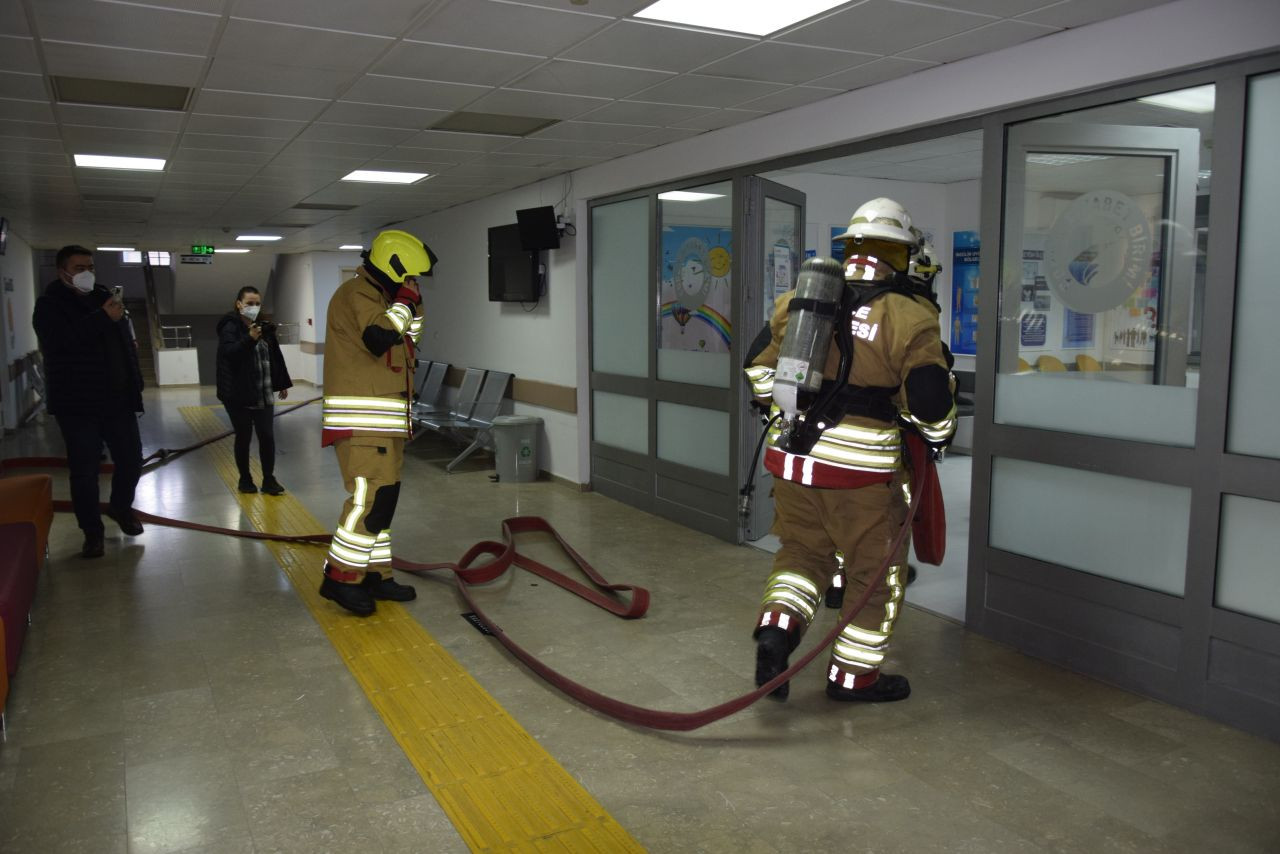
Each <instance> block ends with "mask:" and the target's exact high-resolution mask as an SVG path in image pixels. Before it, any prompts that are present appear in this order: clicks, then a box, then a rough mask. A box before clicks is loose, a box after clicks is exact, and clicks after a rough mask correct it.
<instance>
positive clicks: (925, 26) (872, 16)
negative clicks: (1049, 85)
mask: <svg viewBox="0 0 1280 854" xmlns="http://www.w3.org/2000/svg"><path fill="white" fill-rule="evenodd" d="M991 22H992V18H991V17H989V16H986V15H975V14H972V13H970V12H959V11H952V10H947V9H922V8H921V7H920V6H917V5H914V4H912V3H900V2H898V0H867V2H866V3H860V4H858V5H856V6H853V7H851V8H848V9H845V10H844V11H842V12H837V13H836V14H834V15H831V16H829V17H826V18H823V19H822V20H820V21H817V22H815V23H812V24H807V25H805V26H802V27H797V28H796V29H794V30H791V31H789V32H787V33H785V34H784V35H782V36H780V37H779V41H784V42H788V43H791V44H800V45H805V44H813V45H818V46H820V47H837V48H844V49H845V50H857V51H863V52H866V53H878V54H894V53H898V52H899V51H903V50H907V49H909V48H913V47H915V46H917V45H921V44H925V43H927V42H932V41H937V40H938V39H942V38H946V37H947V36H953V35H955V34H957V33H962V32H965V31H966V30H972V29H974V28H976V27H981V26H983V25H984V24H990V23H991Z"/></svg>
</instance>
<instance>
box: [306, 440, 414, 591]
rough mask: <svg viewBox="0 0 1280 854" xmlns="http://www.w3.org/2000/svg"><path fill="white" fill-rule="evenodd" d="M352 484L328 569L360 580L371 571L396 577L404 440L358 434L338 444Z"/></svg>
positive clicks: (348, 580) (346, 480) (339, 577)
mask: <svg viewBox="0 0 1280 854" xmlns="http://www.w3.org/2000/svg"><path fill="white" fill-rule="evenodd" d="M333 448H334V450H335V451H336V452H337V454H338V468H339V469H341V470H342V481H343V484H344V485H345V486H346V488H347V493H348V496H347V500H346V502H345V503H344V504H343V505H342V515H341V516H340V517H339V518H338V527H337V529H336V530H335V531H334V532H333V542H332V543H331V544H330V545H329V555H328V560H327V563H326V566H325V573H326V574H327V575H328V576H329V577H330V578H332V579H333V580H334V581H340V582H342V583H344V584H359V583H361V582H362V581H364V577H365V573H374V574H375V575H380V576H382V577H383V578H390V577H391V518H392V517H393V516H394V515H395V512H396V503H397V501H398V500H399V498H400V468H401V466H402V465H403V463H404V438H403V437H399V436H397V437H383V436H352V437H350V438H346V439H339V440H337V441H336V442H334V443H333Z"/></svg>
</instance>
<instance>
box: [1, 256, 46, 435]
mask: <svg viewBox="0 0 1280 854" xmlns="http://www.w3.org/2000/svg"><path fill="white" fill-rule="evenodd" d="M35 276H36V267H35V262H34V258H33V256H32V252H31V245H30V244H28V243H27V242H26V241H25V240H23V239H22V237H20V236H19V235H17V234H14V233H13V232H12V231H11V232H9V243H8V247H7V249H6V250H5V254H4V255H0V324H3V329H2V330H0V426H3V427H4V428H5V429H10V430H12V429H14V428H16V427H17V426H18V418H19V417H20V415H21V414H22V410H24V409H25V408H26V406H25V401H23V400H20V399H19V398H20V397H25V396H26V395H25V394H23V391H22V389H23V384H22V381H21V380H11V379H9V366H10V365H12V364H13V363H14V362H15V361H17V360H18V359H20V358H22V357H23V356H26V355H27V354H28V353H30V352H31V351H32V350H35V349H37V348H38V347H39V342H38V341H37V340H36V332H35V329H34V328H33V327H32V326H31V315H32V314H33V313H34V312H35V308H36V296H37V294H38V293H39V292H41V291H43V290H44V283H41V282H37V281H36V278H35Z"/></svg>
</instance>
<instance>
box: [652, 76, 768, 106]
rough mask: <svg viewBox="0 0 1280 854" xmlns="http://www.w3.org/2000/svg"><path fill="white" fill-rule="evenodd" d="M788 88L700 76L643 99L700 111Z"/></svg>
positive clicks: (665, 85)
mask: <svg viewBox="0 0 1280 854" xmlns="http://www.w3.org/2000/svg"><path fill="white" fill-rule="evenodd" d="M785 88H787V87H786V86H785V85H783V84H781V83H761V82H759V81H756V80H739V79H736V78H733V77H709V76H706V75H702V74H686V75H683V76H681V77H677V78H675V79H674V80H671V81H669V82H667V83H663V84H661V85H658V86H654V87H653V88H652V89H649V90H647V91H646V92H645V93H644V97H646V98H652V99H653V100H655V101H663V102H666V103H671V104H687V105H689V106H700V107H728V106H732V105H734V104H740V103H742V102H743V101H749V100H752V99H754V98H763V97H764V96H765V95H771V94H773V93H774V92H779V91H781V90H783V89H785Z"/></svg>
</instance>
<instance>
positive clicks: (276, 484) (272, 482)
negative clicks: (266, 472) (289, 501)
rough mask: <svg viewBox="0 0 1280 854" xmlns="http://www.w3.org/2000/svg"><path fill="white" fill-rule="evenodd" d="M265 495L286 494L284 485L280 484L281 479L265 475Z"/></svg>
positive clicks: (263, 481)
mask: <svg viewBox="0 0 1280 854" xmlns="http://www.w3.org/2000/svg"><path fill="white" fill-rule="evenodd" d="M262 494H263V495H284V487H283V486H281V485H280V481H278V480H276V479H275V478H274V477H264V478H263V479H262Z"/></svg>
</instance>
